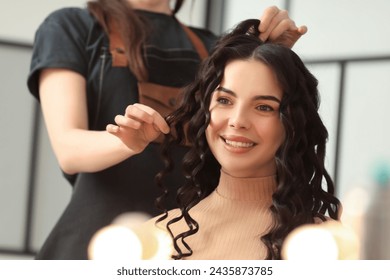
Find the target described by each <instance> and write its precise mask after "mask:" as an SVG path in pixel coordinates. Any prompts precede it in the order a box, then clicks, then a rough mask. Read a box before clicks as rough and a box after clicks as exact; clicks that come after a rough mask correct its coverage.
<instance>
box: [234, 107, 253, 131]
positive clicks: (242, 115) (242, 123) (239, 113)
mask: <svg viewBox="0 0 390 280" xmlns="http://www.w3.org/2000/svg"><path fill="white" fill-rule="evenodd" d="M231 113H232V115H231V116H230V117H229V126H230V127H232V128H236V129H240V128H244V129H248V128H249V127H250V120H249V117H248V113H247V112H245V109H244V108H235V109H234V110H233V111H232V112H231Z"/></svg>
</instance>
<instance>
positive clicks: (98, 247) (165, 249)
mask: <svg viewBox="0 0 390 280" xmlns="http://www.w3.org/2000/svg"><path fill="white" fill-rule="evenodd" d="M149 219H150V217H149V216H148V215H146V214H143V213H124V214H122V215H120V216H118V217H117V218H116V219H114V221H113V223H112V225H110V226H107V227H105V228H103V229H102V230H99V231H98V232H97V233H96V234H95V235H94V236H93V238H92V240H91V242H90V245H89V258H90V259H122V260H167V259H170V258H171V255H172V248H173V246H172V239H171V236H170V235H169V234H168V232H167V231H165V230H162V229H159V228H157V227H156V226H155V225H154V223H153V222H146V221H148V220H149Z"/></svg>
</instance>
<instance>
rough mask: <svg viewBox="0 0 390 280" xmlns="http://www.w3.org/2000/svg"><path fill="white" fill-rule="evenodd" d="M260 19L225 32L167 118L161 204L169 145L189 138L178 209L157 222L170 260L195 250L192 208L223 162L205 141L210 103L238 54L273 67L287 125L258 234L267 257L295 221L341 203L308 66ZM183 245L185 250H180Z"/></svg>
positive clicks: (323, 215)
mask: <svg viewBox="0 0 390 280" xmlns="http://www.w3.org/2000/svg"><path fill="white" fill-rule="evenodd" d="M259 24H260V22H259V20H254V19H253V20H246V21H243V22H241V23H240V24H239V25H238V26H237V27H236V28H234V29H233V30H232V31H231V32H229V33H227V34H225V35H224V36H222V38H221V39H220V40H219V41H218V42H217V44H216V46H215V48H214V50H213V51H212V53H211V55H210V56H209V57H208V58H207V59H206V60H205V61H204V62H203V64H202V65H201V68H200V69H199V72H198V75H197V77H196V79H195V82H193V83H192V84H190V85H189V86H188V87H187V88H186V89H185V91H184V95H183V99H182V102H181V104H180V106H179V108H178V109H177V110H176V111H175V112H173V113H172V114H170V115H169V116H168V117H167V119H166V120H167V122H168V124H169V126H170V127H171V131H172V133H171V134H169V135H168V136H167V137H166V139H165V141H164V144H163V149H162V151H163V155H164V159H165V162H166V169H165V170H164V171H162V172H160V174H159V175H158V176H157V179H158V181H159V182H160V186H161V188H162V189H163V193H164V195H163V196H161V197H160V198H159V199H158V201H159V205H160V207H162V205H163V201H164V197H165V195H167V193H168V187H167V186H165V185H164V184H162V182H163V179H164V176H165V174H166V173H167V172H169V171H170V169H171V168H172V166H171V165H172V164H171V161H170V157H169V155H170V149H171V147H173V146H174V145H176V144H184V143H189V145H190V149H189V151H188V153H187V154H186V156H185V158H184V159H183V171H184V173H185V177H186V181H185V184H184V185H183V186H182V187H181V188H180V189H179V191H178V193H177V203H178V207H179V208H180V211H181V215H180V216H179V217H176V218H173V219H170V218H169V216H168V214H167V212H166V214H165V215H163V216H162V217H161V218H159V219H158V222H161V221H163V220H165V219H168V222H167V229H168V231H169V232H170V233H171V235H172V238H173V242H174V247H175V250H176V255H174V256H173V257H174V258H175V259H181V258H185V257H187V256H191V255H192V253H193V250H192V248H191V244H190V243H189V242H187V240H188V239H187V237H189V236H192V235H194V234H197V232H198V231H199V228H201V227H202V225H201V224H199V223H198V222H197V221H196V220H195V219H194V218H193V217H192V216H191V215H190V210H191V209H192V208H193V207H194V206H195V205H197V204H198V203H199V202H200V201H201V200H203V199H204V198H206V197H207V196H208V195H210V193H212V192H213V191H214V190H215V188H216V187H217V185H218V180H219V177H220V169H221V165H220V164H219V163H218V161H217V160H216V158H215V157H214V155H213V154H212V153H211V151H210V148H209V145H208V143H207V140H206V136H205V133H206V129H207V127H208V126H209V124H210V110H209V107H210V102H211V99H212V96H213V93H214V92H215V90H216V89H217V87H218V86H219V85H220V83H221V81H222V79H223V76H224V70H225V67H226V65H227V64H228V63H230V62H232V61H235V60H244V61H246V60H251V59H252V60H256V61H258V62H261V63H263V64H265V65H266V66H268V67H269V68H270V69H272V71H273V72H274V74H275V76H276V79H277V81H278V83H279V85H280V87H281V89H282V90H283V97H282V100H281V103H280V107H279V112H278V114H279V118H280V121H281V123H282V125H283V128H284V131H285V140H284V141H283V143H282V145H281V146H280V147H279V149H278V150H277V152H276V154H275V162H276V180H277V188H276V191H275V192H274V193H273V196H272V206H271V208H270V211H271V213H272V224H271V225H270V227H269V228H268V230H267V232H265V233H263V235H262V237H261V238H259V242H263V243H264V244H265V246H266V248H267V259H280V258H281V248H282V244H283V241H284V240H285V238H286V236H287V235H288V234H289V233H290V232H291V231H292V230H293V229H295V228H296V227H298V226H300V225H303V224H310V223H315V219H317V218H319V219H321V220H323V221H325V220H326V219H327V217H330V218H331V219H334V220H338V219H339V217H340V211H341V210H340V202H339V200H338V199H337V198H336V196H335V187H334V184H333V181H332V179H331V177H330V176H329V174H328V172H327V170H326V168H325V164H324V161H325V154H326V142H327V139H328V132H327V129H326V127H325V126H324V124H323V122H322V120H321V117H320V115H319V113H318V109H319V105H320V96H319V93H318V89H317V85H318V82H317V79H316V78H315V77H314V76H313V75H312V74H311V73H310V72H309V71H308V70H307V68H306V67H305V65H304V64H303V62H302V61H301V59H300V58H299V56H298V55H296V54H295V53H294V52H293V51H292V50H291V49H289V48H286V47H284V46H281V45H276V44H272V43H264V42H262V41H261V40H260V39H259V37H258V35H259V34H258V26H259ZM180 220H184V221H185V222H186V223H187V225H188V228H189V229H188V230H187V231H185V232H181V233H179V234H174V233H173V232H172V230H171V227H172V225H174V224H175V223H177V222H178V221H180ZM179 244H183V245H184V247H185V248H186V249H187V250H182V249H181V247H180V246H179Z"/></svg>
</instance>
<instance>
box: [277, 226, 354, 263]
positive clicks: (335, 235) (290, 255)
mask: <svg viewBox="0 0 390 280" xmlns="http://www.w3.org/2000/svg"><path fill="white" fill-rule="evenodd" d="M359 244H360V243H359V239H358V236H357V235H356V233H355V232H354V231H353V230H352V229H351V228H350V227H347V226H344V225H343V224H342V223H340V222H338V221H326V222H323V223H320V224H310V225H303V226H300V227H298V228H296V229H295V230H293V231H292V232H291V233H290V234H289V235H288V236H287V238H286V240H285V242H284V244H283V248H282V258H283V259H286V260H308V259H316V260H337V259H338V260H356V259H358V258H359V252H360V250H359V249H360V246H359Z"/></svg>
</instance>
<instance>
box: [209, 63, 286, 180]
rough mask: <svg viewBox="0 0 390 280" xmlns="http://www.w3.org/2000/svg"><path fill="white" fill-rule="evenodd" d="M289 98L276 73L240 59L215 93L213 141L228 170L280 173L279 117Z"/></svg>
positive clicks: (258, 174)
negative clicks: (285, 97) (282, 103)
mask: <svg viewBox="0 0 390 280" xmlns="http://www.w3.org/2000/svg"><path fill="white" fill-rule="evenodd" d="M282 97H283V91H282V89H281V88H280V86H279V84H278V82H277V80H276V77H275V75H274V73H273V72H272V70H271V69H270V68H269V67H268V66H266V65H265V64H263V63H261V62H259V61H256V60H254V59H251V60H235V61H232V62H230V63H228V64H227V65H226V67H225V71H224V77H223V79H222V81H221V84H220V85H219V87H218V88H217V89H216V90H215V92H214V93H213V96H212V99H211V103H210V112H211V120H210V124H209V126H208V127H207V130H206V138H207V142H208V144H209V146H210V149H211V151H212V153H213V154H214V156H215V158H216V159H217V160H218V162H219V163H220V164H221V166H222V169H223V170H224V171H225V172H226V173H228V174H230V175H232V176H235V177H263V176H269V175H274V174H275V173H276V166H275V153H276V151H277V149H278V148H279V147H280V145H281V144H282V143H283V141H284V139H285V131H284V127H283V125H282V122H281V120H280V118H279V106H280V101H281V100H282Z"/></svg>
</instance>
